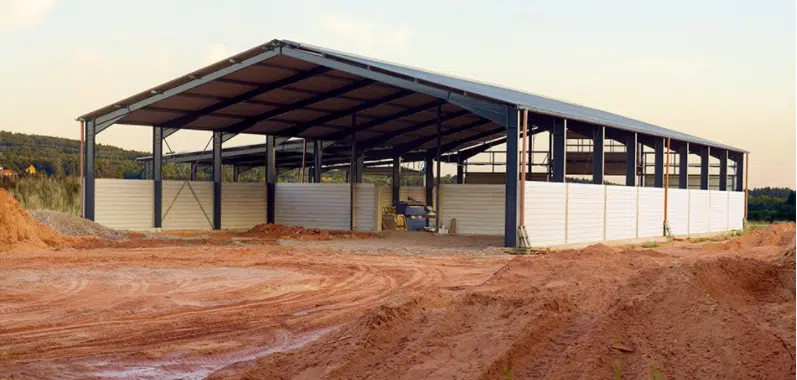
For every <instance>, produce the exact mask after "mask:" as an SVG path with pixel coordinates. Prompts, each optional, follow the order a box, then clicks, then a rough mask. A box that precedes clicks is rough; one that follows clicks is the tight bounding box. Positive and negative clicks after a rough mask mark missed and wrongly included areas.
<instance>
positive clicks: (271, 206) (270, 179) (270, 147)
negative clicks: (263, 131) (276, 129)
mask: <svg viewBox="0 0 797 380" xmlns="http://www.w3.org/2000/svg"><path fill="white" fill-rule="evenodd" d="M274 142H275V141H274V135H267V136H266V156H265V161H266V162H265V163H266V223H269V224H274V215H275V212H274V211H275V203H276V202H275V199H276V195H277V194H276V192H277V155H276V150H275V147H274Z"/></svg>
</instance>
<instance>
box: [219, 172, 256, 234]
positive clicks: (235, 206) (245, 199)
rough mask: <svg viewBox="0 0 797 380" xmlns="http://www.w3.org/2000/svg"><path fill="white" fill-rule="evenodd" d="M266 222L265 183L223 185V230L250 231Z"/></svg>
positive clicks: (226, 183)
mask: <svg viewBox="0 0 797 380" xmlns="http://www.w3.org/2000/svg"><path fill="white" fill-rule="evenodd" d="M265 222H266V184H265V183H263V182H224V183H222V184H221V228H223V229H249V228H252V227H253V226H255V225H258V224H261V223H265Z"/></svg>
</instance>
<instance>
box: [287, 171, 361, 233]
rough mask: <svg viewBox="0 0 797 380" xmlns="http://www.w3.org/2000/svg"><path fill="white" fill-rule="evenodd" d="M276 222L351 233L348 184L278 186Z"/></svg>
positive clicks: (290, 184) (291, 184)
mask: <svg viewBox="0 0 797 380" xmlns="http://www.w3.org/2000/svg"><path fill="white" fill-rule="evenodd" d="M275 191H276V194H275V201H274V203H275V205H274V208H275V210H274V222H276V223H277V224H283V225H288V226H302V227H307V228H321V229H326V230H349V229H351V225H350V219H351V213H350V206H349V202H350V199H349V197H350V195H349V194H350V185H349V184H348V183H277V184H276V190H275Z"/></svg>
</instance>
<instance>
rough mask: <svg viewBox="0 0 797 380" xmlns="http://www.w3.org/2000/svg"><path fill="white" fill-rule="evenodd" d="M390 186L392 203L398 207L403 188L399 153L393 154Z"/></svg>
mask: <svg viewBox="0 0 797 380" xmlns="http://www.w3.org/2000/svg"><path fill="white" fill-rule="evenodd" d="M390 187H391V188H392V194H391V195H392V197H391V200H392V201H393V203H392V204H393V207H396V203H398V201H399V191H400V190H401V156H398V155H396V156H393V181H392V183H391V184H390ZM380 212H381V210H380Z"/></svg>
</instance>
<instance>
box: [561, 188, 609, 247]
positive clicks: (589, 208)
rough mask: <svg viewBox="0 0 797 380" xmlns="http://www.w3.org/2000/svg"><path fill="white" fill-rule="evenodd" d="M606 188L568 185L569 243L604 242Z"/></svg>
mask: <svg viewBox="0 0 797 380" xmlns="http://www.w3.org/2000/svg"><path fill="white" fill-rule="evenodd" d="M605 191H606V189H605V186H603V185H588V184H581V183H568V184H567V243H592V242H599V241H602V240H603V213H604V197H605V195H606V194H605Z"/></svg>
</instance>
